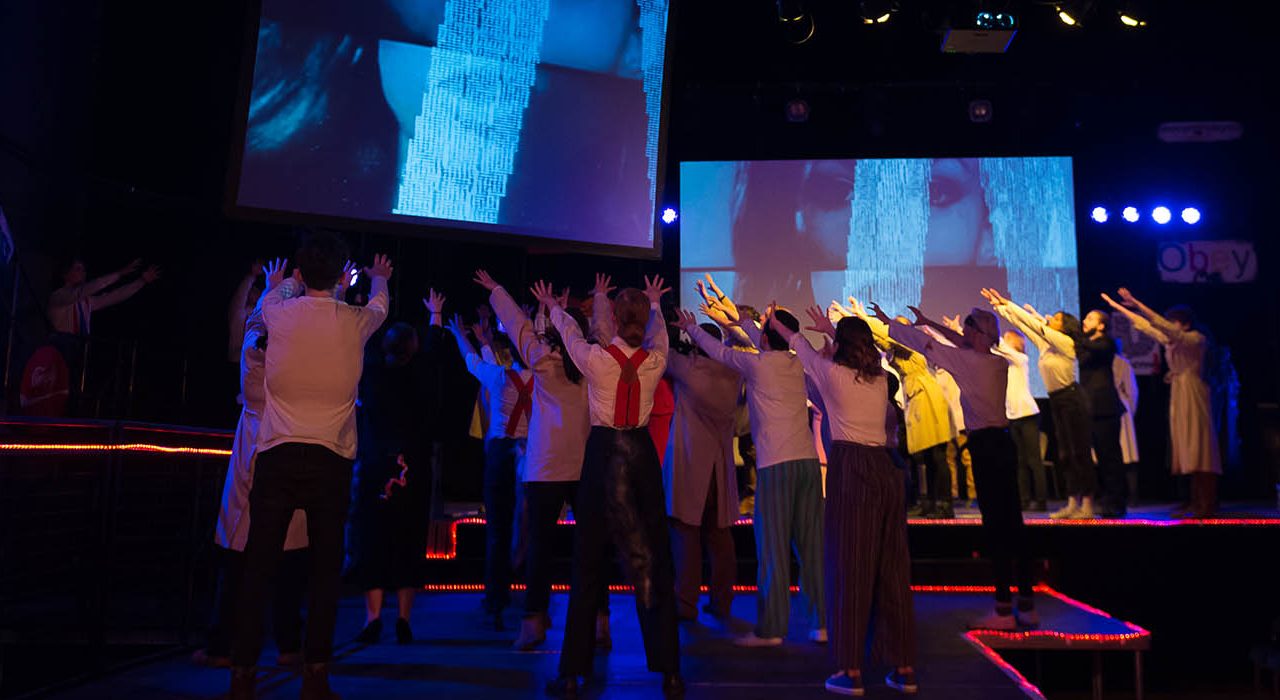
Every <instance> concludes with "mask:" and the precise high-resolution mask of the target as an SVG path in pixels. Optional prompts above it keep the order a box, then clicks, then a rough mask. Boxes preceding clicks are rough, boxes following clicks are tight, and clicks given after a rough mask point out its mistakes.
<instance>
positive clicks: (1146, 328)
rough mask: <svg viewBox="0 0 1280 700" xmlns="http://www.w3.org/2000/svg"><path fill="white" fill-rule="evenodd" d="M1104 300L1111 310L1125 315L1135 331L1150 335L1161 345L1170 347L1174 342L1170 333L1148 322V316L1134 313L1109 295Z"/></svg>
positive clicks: (1104, 296) (1103, 296) (1103, 297)
mask: <svg viewBox="0 0 1280 700" xmlns="http://www.w3.org/2000/svg"><path fill="white" fill-rule="evenodd" d="M1102 300H1103V301H1105V302H1107V303H1108V304H1110V305H1111V308H1113V309H1115V310H1116V311H1119V312H1120V313H1122V314H1124V315H1125V317H1126V318H1128V319H1129V322H1130V323H1132V324H1133V327H1134V329H1135V330H1137V331H1138V332H1139V333H1142V334H1144V335H1148V336H1150V337H1152V338H1154V339H1155V341H1156V342H1158V343H1160V344H1161V345H1168V344H1169V343H1170V342H1172V340H1173V338H1172V337H1171V335H1170V334H1168V333H1165V332H1164V330H1163V329H1161V328H1157V327H1156V326H1155V325H1153V324H1152V323H1151V321H1149V320H1147V317H1146V316H1143V315H1141V314H1139V313H1138V312H1136V311H1134V310H1133V309H1130V308H1128V307H1126V306H1125V305H1123V304H1121V303H1120V302H1118V301H1116V300H1115V299H1112V298H1111V297H1110V296H1109V295H1107V294H1105V293H1104V294H1103V295H1102Z"/></svg>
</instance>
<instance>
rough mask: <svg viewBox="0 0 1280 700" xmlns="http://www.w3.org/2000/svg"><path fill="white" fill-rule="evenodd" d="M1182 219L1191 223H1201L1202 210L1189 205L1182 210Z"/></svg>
mask: <svg viewBox="0 0 1280 700" xmlns="http://www.w3.org/2000/svg"><path fill="white" fill-rule="evenodd" d="M1182 220H1183V221H1185V222H1187V223H1189V224H1198V223H1200V210H1199V209H1196V208H1195V207H1187V208H1186V209H1183V210H1182Z"/></svg>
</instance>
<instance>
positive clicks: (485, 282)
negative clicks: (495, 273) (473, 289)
mask: <svg viewBox="0 0 1280 700" xmlns="http://www.w3.org/2000/svg"><path fill="white" fill-rule="evenodd" d="M472 281H473V282H475V283H476V284H478V285H480V286H481V287H484V288H485V289H487V290H489V291H491V292H492V291H493V290H495V289H497V288H498V287H499V285H498V283H497V281H496V280H494V279H493V277H491V276H490V275H489V273H488V272H486V271H484V270H476V276H475V279H474V280H472Z"/></svg>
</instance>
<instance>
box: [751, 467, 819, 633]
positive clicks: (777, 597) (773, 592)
mask: <svg viewBox="0 0 1280 700" xmlns="http://www.w3.org/2000/svg"><path fill="white" fill-rule="evenodd" d="M754 529H755V534H756V562H757V564H756V582H757V584H758V586H759V589H758V593H757V597H756V636H758V637H785V636H787V624H788V623H787V620H788V616H789V615H790V613H791V552H792V550H793V549H794V551H795V554H796V558H797V559H799V560H800V589H801V592H802V593H803V594H804V600H805V605H806V608H807V612H808V616H809V620H810V622H811V624H812V625H813V627H814V628H815V629H816V628H819V627H822V626H824V624H825V621H826V619H827V618H826V600H825V598H824V595H823V591H822V586H823V580H822V468H821V467H820V466H819V465H818V460H816V459H801V460H794V461H790V462H780V463H778V464H774V465H772V466H769V467H764V468H760V469H757V470H756V510H755V528H754Z"/></svg>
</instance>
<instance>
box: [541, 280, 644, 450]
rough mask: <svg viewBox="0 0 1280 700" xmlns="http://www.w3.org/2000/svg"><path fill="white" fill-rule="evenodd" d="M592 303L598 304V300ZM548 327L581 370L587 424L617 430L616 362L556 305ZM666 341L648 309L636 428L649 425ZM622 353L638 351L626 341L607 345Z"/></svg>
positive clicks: (618, 373) (628, 354)
mask: <svg viewBox="0 0 1280 700" xmlns="http://www.w3.org/2000/svg"><path fill="white" fill-rule="evenodd" d="M596 303H597V304H598V303H600V302H599V301H598V300H597V301H596ZM551 324H552V325H554V326H555V327H556V330H557V331H560V339H561V340H563V341H564V345H565V347H566V348H567V349H568V350H569V357H571V358H573V362H574V364H576V365H578V369H580V370H582V375H583V376H584V377H586V378H587V404H588V406H589V408H590V411H591V425H595V426H602V427H605V428H617V427H618V425H617V424H616V423H615V422H614V415H615V413H614V411H615V410H616V404H617V398H618V379H619V378H621V376H622V368H621V367H619V366H618V361H617V360H615V359H613V356H612V355H610V354H609V353H608V351H606V350H605V349H604V348H603V347H601V346H599V345H592V344H591V343H588V342H587V341H586V339H585V338H583V337H582V329H581V328H579V327H578V322H577V321H575V320H573V317H572V316H570V315H569V314H567V313H565V311H564V309H562V308H560V307H559V306H553V307H551ZM668 343H669V341H668V339H667V328H666V323H665V322H664V321H663V318H662V312H661V311H660V310H659V309H658V305H657V304H651V305H650V306H649V324H648V325H647V326H645V330H644V341H643V342H642V345H643V348H644V350H645V351H647V352H648V353H649V355H648V357H646V358H645V359H644V362H642V363H640V367H639V368H637V369H636V376H637V378H638V379H639V381H640V420H639V423H638V425H637V426H636V427H643V426H646V425H648V424H649V413H650V412H652V411H653V392H654V391H656V390H657V388H658V382H660V381H662V373H663V372H665V371H666V369H667V352H668ZM610 344H611V345H613V346H614V347H616V348H618V349H619V350H621V351H622V354H623V355H625V356H626V357H631V356H633V355H635V354H636V351H638V350H640V348H634V347H631V346H630V345H627V343H626V341H624V340H622V339H621V338H617V337H615V338H614V339H613V341H612V342H611V343H610Z"/></svg>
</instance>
